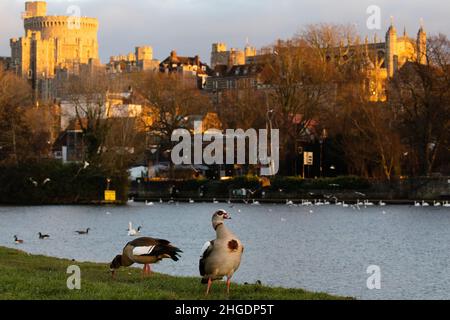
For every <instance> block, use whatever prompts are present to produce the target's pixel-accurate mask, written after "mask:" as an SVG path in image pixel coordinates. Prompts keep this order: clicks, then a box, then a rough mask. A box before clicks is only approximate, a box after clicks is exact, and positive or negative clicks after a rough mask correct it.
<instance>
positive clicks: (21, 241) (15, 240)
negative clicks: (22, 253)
mask: <svg viewBox="0 0 450 320" xmlns="http://www.w3.org/2000/svg"><path fill="white" fill-rule="evenodd" d="M14 242H15V243H16V244H22V243H23V240H20V239H19V238H17V236H14Z"/></svg>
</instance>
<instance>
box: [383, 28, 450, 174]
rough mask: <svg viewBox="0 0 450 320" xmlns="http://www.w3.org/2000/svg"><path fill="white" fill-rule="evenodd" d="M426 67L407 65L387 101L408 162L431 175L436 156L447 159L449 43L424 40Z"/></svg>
mask: <svg viewBox="0 0 450 320" xmlns="http://www.w3.org/2000/svg"><path fill="white" fill-rule="evenodd" d="M427 61H428V64H427V65H422V64H418V63H413V62H411V63H408V64H406V65H405V66H404V67H403V68H402V69H401V70H399V72H398V73H397V76H396V77H395V78H394V80H393V81H392V82H391V84H390V87H389V95H390V102H391V104H392V105H393V108H395V110H397V114H396V119H397V124H398V128H399V130H400V132H401V135H402V138H403V141H404V143H405V144H406V145H407V146H408V147H409V150H410V154H409V159H410V160H409V163H410V166H412V167H415V169H414V172H413V173H416V174H419V175H431V174H432V172H433V170H434V168H435V163H436V159H437V157H438V155H439V154H440V153H446V154H447V156H448V152H449V145H448V136H449V132H450V41H449V40H448V39H447V37H446V36H443V35H439V36H437V37H432V38H430V39H429V40H428V51H427Z"/></svg>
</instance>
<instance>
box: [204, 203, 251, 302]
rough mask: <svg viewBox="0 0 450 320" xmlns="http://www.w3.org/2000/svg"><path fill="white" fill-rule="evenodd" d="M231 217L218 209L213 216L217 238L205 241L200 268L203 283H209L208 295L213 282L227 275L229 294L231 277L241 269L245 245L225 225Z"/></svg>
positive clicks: (228, 291)
mask: <svg viewBox="0 0 450 320" xmlns="http://www.w3.org/2000/svg"><path fill="white" fill-rule="evenodd" d="M228 219H231V217H230V216H229V214H228V213H227V212H226V211H224V210H219V211H217V212H216V213H215V214H214V215H213V217H212V225H213V228H214V230H215V231H216V239H215V240H213V241H210V242H207V243H205V245H204V247H203V254H202V256H201V259H200V263H199V268H200V275H201V276H202V277H203V278H202V283H203V284H208V287H207V289H206V295H208V294H209V292H210V290H211V285H212V282H213V281H215V280H222V279H223V278H224V277H227V294H229V293H230V286H231V278H232V277H233V275H234V274H235V272H236V271H237V270H238V269H239V266H240V264H241V258H242V253H243V252H244V246H243V245H242V243H241V241H240V240H239V239H238V238H237V237H236V236H235V235H234V234H233V233H232V232H231V231H230V230H229V229H228V228H227V227H226V226H225V220H228Z"/></svg>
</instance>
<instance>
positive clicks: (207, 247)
mask: <svg viewBox="0 0 450 320" xmlns="http://www.w3.org/2000/svg"><path fill="white" fill-rule="evenodd" d="M211 246H212V243H211V241H208V242H206V243H205V244H204V245H203V248H202V254H201V255H200V257H203V256H204V255H205V252H206V251H207V250H208V249H209V247H211Z"/></svg>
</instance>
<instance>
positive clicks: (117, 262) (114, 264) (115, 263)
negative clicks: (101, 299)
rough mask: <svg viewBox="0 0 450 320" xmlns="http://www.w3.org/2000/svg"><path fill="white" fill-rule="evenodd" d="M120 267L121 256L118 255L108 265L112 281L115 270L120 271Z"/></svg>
mask: <svg viewBox="0 0 450 320" xmlns="http://www.w3.org/2000/svg"><path fill="white" fill-rule="evenodd" d="M121 266H122V256H121V255H118V256H116V257H115V258H114V260H113V261H112V262H111V264H110V265H109V270H110V271H111V276H112V278H113V279H114V276H115V275H116V270H118V269H120V267H121Z"/></svg>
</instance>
